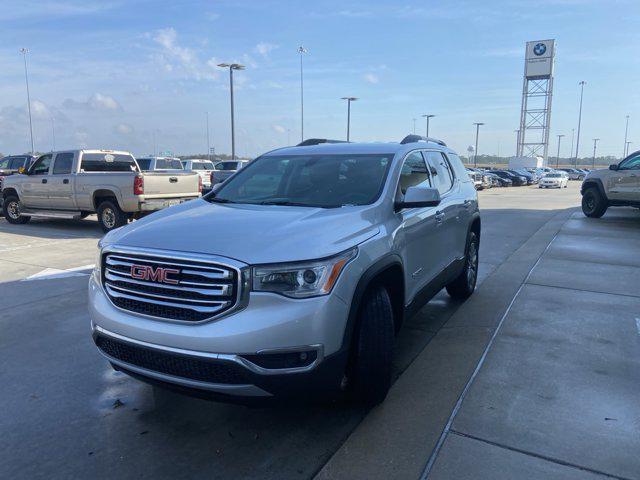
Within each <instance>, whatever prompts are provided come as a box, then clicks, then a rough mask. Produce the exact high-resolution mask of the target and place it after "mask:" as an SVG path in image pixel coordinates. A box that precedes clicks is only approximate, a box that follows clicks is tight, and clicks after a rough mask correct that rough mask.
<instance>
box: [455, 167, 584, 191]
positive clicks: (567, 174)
mask: <svg viewBox="0 0 640 480" xmlns="http://www.w3.org/2000/svg"><path fill="white" fill-rule="evenodd" d="M467 173H468V175H469V177H470V178H471V179H472V180H473V183H474V185H475V187H476V190H484V189H486V188H493V187H511V186H514V187H520V186H525V185H538V186H539V187H540V188H566V187H567V184H568V183H569V180H580V181H582V180H584V179H585V178H586V176H587V175H588V174H589V170H588V169H582V168H558V169H553V168H550V167H540V168H517V169H491V168H471V167H467Z"/></svg>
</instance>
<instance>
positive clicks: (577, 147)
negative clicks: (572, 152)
mask: <svg viewBox="0 0 640 480" xmlns="http://www.w3.org/2000/svg"><path fill="white" fill-rule="evenodd" d="M586 83H587V82H585V81H584V80H582V81H581V82H580V83H578V85H580V110H579V113H578V135H577V136H576V160H575V162H574V165H575V166H577V165H578V157H579V156H580V154H579V153H578V151H579V149H580V124H581V123H582V95H583V94H584V85H585V84H586Z"/></svg>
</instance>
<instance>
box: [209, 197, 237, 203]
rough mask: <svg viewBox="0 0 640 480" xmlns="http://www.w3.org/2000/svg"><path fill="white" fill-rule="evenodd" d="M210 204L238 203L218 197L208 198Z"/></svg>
mask: <svg viewBox="0 0 640 480" xmlns="http://www.w3.org/2000/svg"><path fill="white" fill-rule="evenodd" d="M205 200H207V201H208V202H216V203H238V202H234V201H233V200H229V199H228V198H217V197H216V196H213V197H209V198H206V199H205Z"/></svg>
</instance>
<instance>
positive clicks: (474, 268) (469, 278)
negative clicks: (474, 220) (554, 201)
mask: <svg viewBox="0 0 640 480" xmlns="http://www.w3.org/2000/svg"><path fill="white" fill-rule="evenodd" d="M479 247H480V242H479V239H478V236H477V235H476V233H475V232H470V233H469V237H468V238H467V249H466V253H465V259H464V268H463V269H462V272H460V275H458V276H457V277H456V279H455V280H454V281H453V282H451V283H450V284H449V285H447V286H446V288H447V293H448V294H449V295H450V296H451V297H452V298H455V299H456V300H466V299H467V298H469V297H470V296H471V294H473V292H474V290H475V289H476V283H477V281H478V250H479Z"/></svg>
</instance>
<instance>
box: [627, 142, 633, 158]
mask: <svg viewBox="0 0 640 480" xmlns="http://www.w3.org/2000/svg"><path fill="white" fill-rule="evenodd" d="M626 143H627V145H626V147H627V155H629V145H631V144H632V143H633V142H626ZM627 155H625V157H626V156H627Z"/></svg>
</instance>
